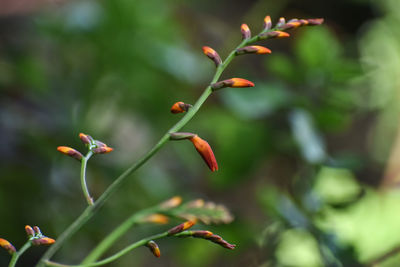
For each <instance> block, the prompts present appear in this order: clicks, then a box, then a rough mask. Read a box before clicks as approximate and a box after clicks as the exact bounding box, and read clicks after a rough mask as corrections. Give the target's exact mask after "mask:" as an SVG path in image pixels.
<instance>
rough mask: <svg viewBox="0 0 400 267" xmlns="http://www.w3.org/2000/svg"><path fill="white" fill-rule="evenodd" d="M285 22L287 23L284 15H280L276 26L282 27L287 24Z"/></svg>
mask: <svg viewBox="0 0 400 267" xmlns="http://www.w3.org/2000/svg"><path fill="white" fill-rule="evenodd" d="M285 24H286V20H285V18H284V17H280V18H279V21H278V23H277V24H276V27H277V28H280V27H282V26H283V25H285Z"/></svg>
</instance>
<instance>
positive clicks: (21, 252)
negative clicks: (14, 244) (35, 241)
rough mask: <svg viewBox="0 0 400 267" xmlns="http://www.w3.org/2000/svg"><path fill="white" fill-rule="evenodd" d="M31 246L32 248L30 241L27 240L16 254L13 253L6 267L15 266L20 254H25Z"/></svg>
mask: <svg viewBox="0 0 400 267" xmlns="http://www.w3.org/2000/svg"><path fill="white" fill-rule="evenodd" d="M31 246H32V243H31V241H30V240H28V242H26V243H25V244H24V245H23V246H22V248H20V249H19V250H18V251H17V252H15V253H14V254H13V255H12V258H11V261H10V263H9V265H8V267H14V266H15V264H16V263H17V261H18V259H19V257H20V256H21V255H22V254H24V252H25V251H26V250H27V249H28V248H30V247H31Z"/></svg>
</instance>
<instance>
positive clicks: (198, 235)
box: [192, 230, 213, 238]
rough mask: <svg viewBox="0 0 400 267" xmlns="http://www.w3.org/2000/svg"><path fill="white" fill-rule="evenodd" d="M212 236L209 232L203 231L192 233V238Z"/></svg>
mask: <svg viewBox="0 0 400 267" xmlns="http://www.w3.org/2000/svg"><path fill="white" fill-rule="evenodd" d="M212 235H213V233H212V232H210V231H205V230H197V231H192V236H193V237H197V238H209V237H211V236H212Z"/></svg>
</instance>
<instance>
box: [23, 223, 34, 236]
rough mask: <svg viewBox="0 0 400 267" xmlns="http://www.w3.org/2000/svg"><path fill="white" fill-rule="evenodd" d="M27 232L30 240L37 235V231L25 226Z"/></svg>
mask: <svg viewBox="0 0 400 267" xmlns="http://www.w3.org/2000/svg"><path fill="white" fill-rule="evenodd" d="M25 232H26V234H27V235H28V237H29V238H31V237H32V236H34V235H35V231H34V230H33V228H32V227H31V226H30V225H26V226H25Z"/></svg>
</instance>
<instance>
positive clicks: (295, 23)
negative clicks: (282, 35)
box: [280, 19, 303, 30]
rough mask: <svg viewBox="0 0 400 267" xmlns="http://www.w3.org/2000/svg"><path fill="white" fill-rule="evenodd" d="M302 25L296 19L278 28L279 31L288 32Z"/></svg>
mask: <svg viewBox="0 0 400 267" xmlns="http://www.w3.org/2000/svg"><path fill="white" fill-rule="evenodd" d="M302 25H303V23H302V22H300V21H299V20H298V19H291V20H289V21H288V23H286V24H285V25H282V26H281V27H280V29H281V30H289V29H295V28H297V27H299V26H302Z"/></svg>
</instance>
